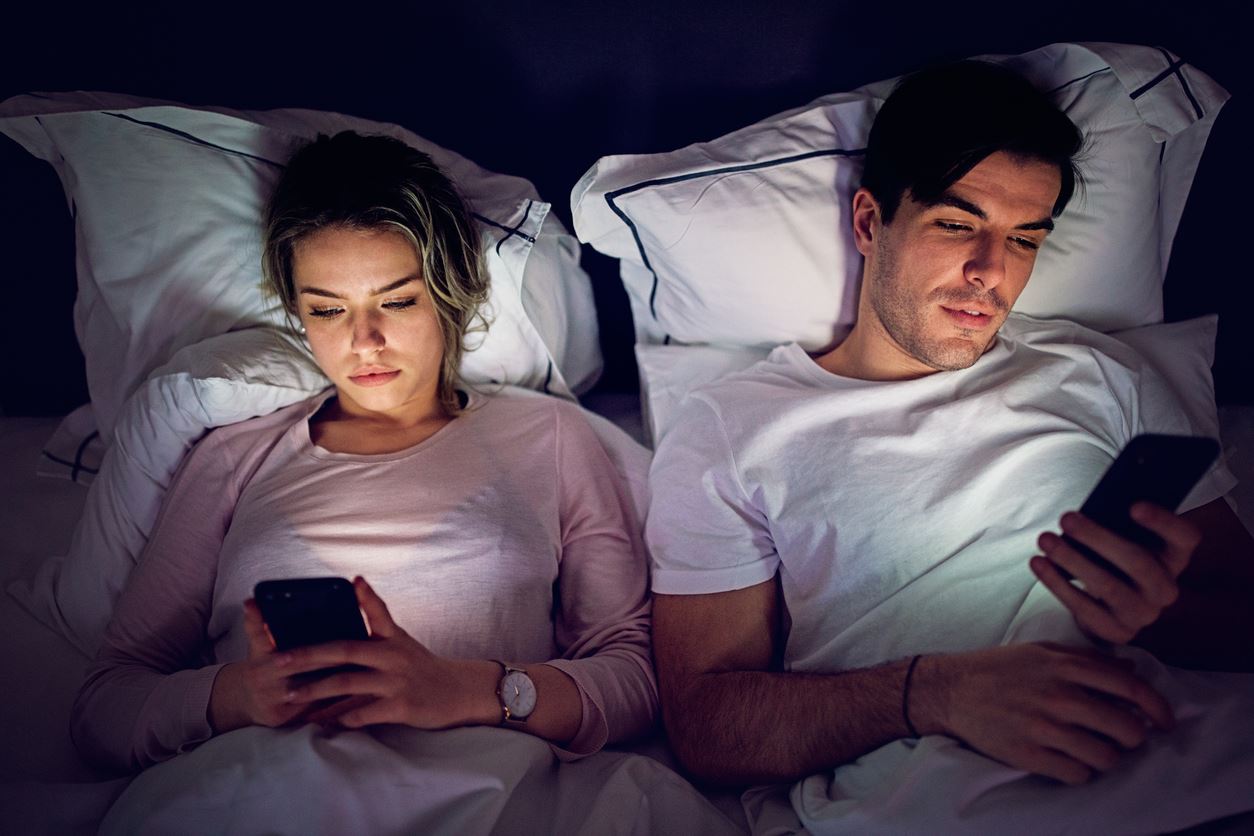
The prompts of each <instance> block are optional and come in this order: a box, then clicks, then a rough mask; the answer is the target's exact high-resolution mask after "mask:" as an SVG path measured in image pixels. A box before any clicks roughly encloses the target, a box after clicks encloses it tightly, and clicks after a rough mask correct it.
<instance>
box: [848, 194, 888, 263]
mask: <svg viewBox="0 0 1254 836" xmlns="http://www.w3.org/2000/svg"><path fill="white" fill-rule="evenodd" d="M881 226H882V224H881V220H880V204H879V201H877V200H876V199H875V198H874V197H873V196H872V195H871V193H870V192H869V191H867V190H866V189H858V190H857V191H856V192H854V193H853V242H854V245H855V246H857V248H858V252H860V253H862V257H863V258H866V257H867V256H868V255H870V254H871V249H872V246H873V245H874V243H875V236H876V235H879V234H880V227H881Z"/></svg>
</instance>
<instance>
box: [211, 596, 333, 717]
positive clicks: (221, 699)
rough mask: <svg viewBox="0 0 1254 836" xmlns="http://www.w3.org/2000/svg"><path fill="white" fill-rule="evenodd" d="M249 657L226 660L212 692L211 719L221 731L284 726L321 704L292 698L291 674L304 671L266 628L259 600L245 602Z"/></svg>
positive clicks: (245, 624)
mask: <svg viewBox="0 0 1254 836" xmlns="http://www.w3.org/2000/svg"><path fill="white" fill-rule="evenodd" d="M244 631H245V632H246V633H247V635H248V659H247V660H246V661H243V662H232V663H230V664H227V665H224V666H223V667H222V670H220V671H219V672H218V676H217V678H216V679H214V681H213V691H212V692H211V693H210V696H209V723H210V725H212V726H213V730H214V731H215V732H216V733H218V734H221V733H223V732H228V731H231V730H232V729H238V728H243V727H244V726H251V725H257V726H281V725H284V724H285V723H290V722H292V721H293V720H296V719H299V718H300V717H301V715H302V714H304V713H305V712H307V711H311V710H313V709H315V708H316V706H310V705H309V704H308V703H302V702H299V701H295V700H292V699H290V694H291V691H292V686H291V677H292V676H293V675H294V674H297V673H302V672H304V671H306V670H310V669H308V668H306V669H300V668H297V667H295V666H294V665H293V664H292V658H291V654H289V653H279V652H276V651H275V649H274V642H273V641H272V640H271V639H270V634H269V633H268V632H266V626H265V622H264V621H263V620H262V618H261V610H259V609H258V608H257V602H256V601H254V600H253V599H251V598H249V599H248V600H247V601H245V602H244Z"/></svg>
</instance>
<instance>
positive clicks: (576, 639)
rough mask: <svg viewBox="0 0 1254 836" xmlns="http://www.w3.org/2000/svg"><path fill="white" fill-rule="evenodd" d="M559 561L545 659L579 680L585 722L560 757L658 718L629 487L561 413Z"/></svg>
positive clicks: (644, 573)
mask: <svg viewBox="0 0 1254 836" xmlns="http://www.w3.org/2000/svg"><path fill="white" fill-rule="evenodd" d="M555 420H556V428H555V444H556V468H557V480H558V492H559V496H558V501H559V517H560V527H561V539H562V544H561V563H560V566H559V574H558V583H557V589H556V596H557V601H556V603H557V607H556V612H555V618H554V633H555V638H556V641H557V646H558V647H559V648H560V649H561V653H562V656H561V658H560V659H555V660H552V661H550V662H548V664H549V665H551V666H552V667H554V668H557V669H558V670H560V671H562V672H564V673H565V674H566V675H567V676H569V677H570V678H571V679H573V680H574V682H575V685H576V686H577V687H578V689H579V694H580V701H581V703H582V706H583V719H582V721H581V723H580V726H579V730H578V732H577V733H576V735H575V737H574V739H573V740H572V741H571V742H570V743H569V744H568V745H567V746H565V747H558V746H554V751H555V752H556V754H557V755H558V757H559V758H561V759H563V760H571V759H574V758H579V757H583V756H585V755H590V754H592V753H593V752H596V751H598V750H599V749H601V747H603V746H604V745H605V744H606V743H613V742H617V741H620V740H626V739H629V738H632V737H636V736H639V735H641V734H644V733H645V732H647V731H649V730H650V729H651V728H652V727H653V725H654V723H655V721H656V718H657V713H658V697H657V682H656V681H655V679H654V676H653V662H652V653H651V650H652V648H651V640H650V631H649V626H650V602H649V595H648V561H647V559H646V557H645V553H644V545H643V542H642V540H641V537H640V521H639V520H638V519H637V518H636V514H635V512H634V510H633V505H632V502H631V498H630V495H629V493H628V488H627V486H626V484H624V483H623V482H622V480H621V479H620V478H619V475H618V472H617V470H616V469H615V467H614V464H613V463H612V462H611V461H610V459H609V456H608V455H607V454H606V452H605V450H604V448H602V446H601V443H600V442H599V441H598V440H597V438H596V436H595V434H594V433H593V431H592V429H591V428H590V427H589V426H588V425H587V422H586V421H584V420H583V417H582V416H580V415H578V414H577V413H576V412H574V410H573V408H572V409H570V410H567V409H559V410H557V411H556V419H555Z"/></svg>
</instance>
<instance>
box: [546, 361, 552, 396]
mask: <svg viewBox="0 0 1254 836" xmlns="http://www.w3.org/2000/svg"><path fill="white" fill-rule="evenodd" d="M552 381H553V361H552V360H549V368H548V369H547V370H546V371H545V373H544V394H546V395H552V394H553V393H552V392H550V391H549V384H550V383H551V382H552Z"/></svg>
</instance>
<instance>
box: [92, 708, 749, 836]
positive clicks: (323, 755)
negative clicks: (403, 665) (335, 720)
mask: <svg viewBox="0 0 1254 836" xmlns="http://www.w3.org/2000/svg"><path fill="white" fill-rule="evenodd" d="M101 832H102V833H105V834H114V833H116V834H140V833H175V832H177V833H183V834H196V833H204V834H217V833H292V834H320V833H326V834H341V833H371V834H393V833H395V834H402V833H433V834H435V833H449V834H489V833H509V832H514V833H542V832H551V833H561V834H583V833H587V834H592V833H597V834H600V833H624V834H628V833H640V834H646V833H659V834H661V833H675V834H701V833H728V832H734V829H733V827H732V825H731V823H730V822H729V821H728V820H727V819H726V818H725V817H724V816H723V815H722V814H721V813H720V812H718V810H717V809H716V808H715V807H714V806H713V805H711V804H710V802H708V801H706V800H705V799H704V798H703V797H701V796H700V795H699V794H698V793H696V792H695V791H694V790H693V789H692V787H691V785H689V784H688V783H687V782H686V781H684V780H683V779H681V778H680V777H679V776H677V775H676V774H675V773H674V772H672V771H671V770H669V769H667V768H666V767H664V766H662V765H661V764H659V763H658V762H657V761H655V760H653V759H651V758H647V757H643V756H641V755H632V754H627V753H622V752H601V753H598V754H596V755H593V756H590V757H588V758H585V759H583V760H580V761H575V762H572V763H559V762H557V761H556V760H555V759H554V758H553V755H552V752H551V750H550V749H549V747H548V745H547V744H545V743H544V742H543V741H541V740H539V739H537V738H535V737H533V736H531V735H529V734H525V733H523V732H517V731H513V730H510V729H497V728H486V727H478V728H463V729H451V730H447V731H442V732H425V731H420V730H418V729H411V728H407V727H404V726H380V727H376V728H375V729H372V730H370V731H340V732H324V731H322V730H321V729H320V728H319V727H317V726H313V725H306V726H301V727H298V728H292V729H281V730H275V729H265V728H259V727H250V728H246V729H240V730H238V731H234V732H231V733H229V734H225V735H222V736H221V737H217V738H214V739H212V740H210V741H209V742H207V743H205V744H204V745H202V746H201V747H200V748H198V749H196V750H195V751H194V752H191V753H189V754H184V755H180V756H179V757H177V758H174V759H173V760H170V761H167V762H165V763H163V764H159V765H157V766H155V767H151V768H149V769H148V770H146V771H145V772H143V773H142V774H141V775H140V776H139V777H138V778H136V779H135V780H134V781H133V782H132V783H131V785H130V786H129V787H128V788H127V790H126V792H124V793H123V794H122V796H121V798H120V799H118V802H117V804H116V805H114V807H113V808H112V809H111V810H110V811H109V814H108V815H107V816H106V817H105V819H104V822H103V823H102V826H101Z"/></svg>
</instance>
